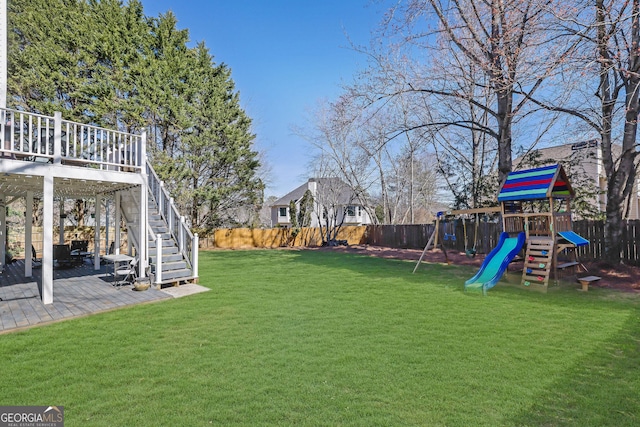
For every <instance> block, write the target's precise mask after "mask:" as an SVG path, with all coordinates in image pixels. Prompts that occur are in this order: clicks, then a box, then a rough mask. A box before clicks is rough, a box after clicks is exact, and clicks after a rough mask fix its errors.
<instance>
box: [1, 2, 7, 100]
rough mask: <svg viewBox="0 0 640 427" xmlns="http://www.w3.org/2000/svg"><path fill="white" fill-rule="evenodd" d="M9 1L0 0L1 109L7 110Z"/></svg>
mask: <svg viewBox="0 0 640 427" xmlns="http://www.w3.org/2000/svg"><path fill="white" fill-rule="evenodd" d="M7 53H8V49H7V0H0V108H7Z"/></svg>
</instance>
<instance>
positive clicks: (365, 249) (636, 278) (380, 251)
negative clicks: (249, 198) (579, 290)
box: [319, 245, 640, 293]
mask: <svg viewBox="0 0 640 427" xmlns="http://www.w3.org/2000/svg"><path fill="white" fill-rule="evenodd" d="M319 250H327V251H342V252H348V253H357V254H364V255H370V256H375V257H380V258H391V259H401V260H408V261H414V262H417V261H418V259H419V258H420V254H422V250H418V249H394V248H385V247H380V246H368V245H352V246H336V247H326V248H319ZM447 255H448V257H449V262H450V263H451V264H456V265H470V266H476V267H478V268H479V267H480V265H481V264H482V261H483V260H484V254H479V255H477V256H476V257H468V256H466V255H465V254H464V253H460V252H454V251H447ZM423 262H426V263H444V262H445V257H444V253H443V252H442V251H441V250H440V249H437V250H429V251H427V253H426V254H425V257H424V258H423ZM584 265H585V267H586V268H587V270H588V273H584V272H583V273H581V274H579V275H580V276H586V275H594V276H599V277H601V279H600V280H599V281H597V282H594V283H592V284H590V285H589V286H590V287H597V288H607V289H617V290H621V291H625V292H634V293H640V267H636V266H632V265H625V264H620V265H617V266H613V265H610V264H607V263H606V262H585V263H584Z"/></svg>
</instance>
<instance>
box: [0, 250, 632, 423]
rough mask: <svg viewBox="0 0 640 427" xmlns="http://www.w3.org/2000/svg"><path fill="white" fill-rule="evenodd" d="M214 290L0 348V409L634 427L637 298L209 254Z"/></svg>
mask: <svg viewBox="0 0 640 427" xmlns="http://www.w3.org/2000/svg"><path fill="white" fill-rule="evenodd" d="M200 265H201V271H200V273H201V284H203V285H205V286H208V287H210V288H211V289H212V291H210V292H206V293H202V294H197V295H192V296H190V297H185V298H181V299H177V300H171V301H166V302H161V303H156V304H148V305H142V306H137V307H132V308H129V309H123V310H118V311H113V312H109V313H104V314H99V315H95V316H90V317H86V318H81V319H76V320H70V321H65V322H61V323H56V324H52V325H48V326H44V327H38V328H33V329H30V330H27V331H23V332H17V333H12V334H5V335H0V355H1V356H2V371H1V372H2V387H0V405H63V406H64V407H65V416H66V424H65V425H67V426H200V425H202V426H206V425H216V426H233V425H246V426H261V425H295V426H298V425H308V426H321V425H327V426H338V425H344V426H352V425H355V426H402V425H409V426H418V425H420V426H445V425H446V426H482V425H486V426H541V425H546V426H556V425H558V426H561V425H573V426H606V425H610V426H624V425H627V426H632V425H633V426H635V425H638V424H640V399H639V393H638V390H640V345H639V343H640V309H639V305H638V299H636V298H632V297H629V296H626V295H620V294H617V293H613V292H609V291H603V290H594V291H589V293H586V294H585V293H581V292H576V291H575V288H577V287H578V285H576V286H575V287H574V289H564V288H563V289H553V290H551V291H550V292H549V293H548V294H546V295H542V294H537V293H533V292H527V291H525V290H520V289H515V288H508V287H504V286H500V285H498V286H496V288H494V289H492V290H491V291H489V295H488V296H487V297H482V296H481V295H477V294H472V295H468V294H465V293H464V292H463V283H464V280H465V279H468V278H469V277H471V275H472V274H473V270H471V269H469V268H464V267H456V266H440V265H426V266H423V267H421V268H420V269H419V271H418V272H417V273H416V274H415V275H413V274H411V271H412V269H413V266H414V264H413V263H408V262H402V261H394V260H382V259H375V258H368V257H363V256H358V255H348V254H338V253H331V252H320V251H300V252H298V251H228V252H204V253H202V254H201V259H200Z"/></svg>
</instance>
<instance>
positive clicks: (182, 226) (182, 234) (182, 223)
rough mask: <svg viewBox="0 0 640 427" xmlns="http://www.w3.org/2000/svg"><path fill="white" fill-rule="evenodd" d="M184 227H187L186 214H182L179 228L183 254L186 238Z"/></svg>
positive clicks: (180, 246) (179, 246)
mask: <svg viewBox="0 0 640 427" xmlns="http://www.w3.org/2000/svg"><path fill="white" fill-rule="evenodd" d="M184 228H185V224H184V216H180V228H179V229H178V239H179V242H178V249H180V253H181V254H183V253H184V239H185V232H184Z"/></svg>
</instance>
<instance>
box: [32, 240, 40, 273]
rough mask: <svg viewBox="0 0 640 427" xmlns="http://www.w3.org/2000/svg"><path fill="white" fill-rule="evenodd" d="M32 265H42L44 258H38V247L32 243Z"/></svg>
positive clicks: (34, 266) (35, 266) (36, 266)
mask: <svg viewBox="0 0 640 427" xmlns="http://www.w3.org/2000/svg"><path fill="white" fill-rule="evenodd" d="M31 266H32V267H33V268H38V267H42V258H38V256H37V254H36V248H34V247H33V245H31Z"/></svg>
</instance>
